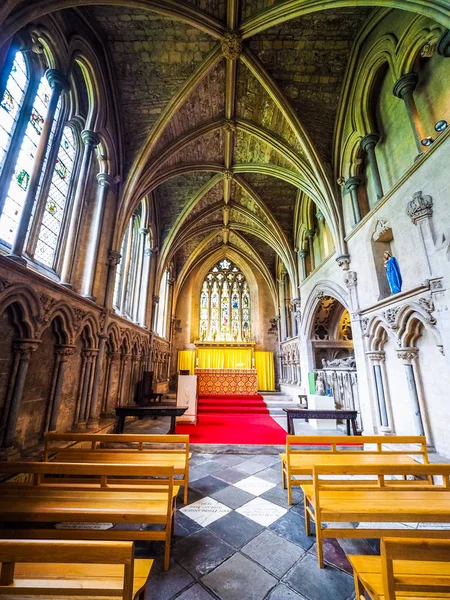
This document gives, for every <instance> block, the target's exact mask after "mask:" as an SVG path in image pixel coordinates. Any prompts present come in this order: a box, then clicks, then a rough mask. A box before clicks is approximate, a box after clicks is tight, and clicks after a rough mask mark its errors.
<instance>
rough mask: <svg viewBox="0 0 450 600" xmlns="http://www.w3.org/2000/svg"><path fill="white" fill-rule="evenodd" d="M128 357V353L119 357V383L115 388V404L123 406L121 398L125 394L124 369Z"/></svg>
mask: <svg viewBox="0 0 450 600" xmlns="http://www.w3.org/2000/svg"><path fill="white" fill-rule="evenodd" d="M129 358H130V355H129V354H122V356H121V357H120V372H119V385H118V389H117V406H123V404H124V402H123V399H124V396H125V393H124V392H125V390H124V387H125V371H126V368H127V363H128V359H129Z"/></svg>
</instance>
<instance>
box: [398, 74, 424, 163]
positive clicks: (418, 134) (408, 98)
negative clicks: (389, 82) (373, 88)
mask: <svg viewBox="0 0 450 600" xmlns="http://www.w3.org/2000/svg"><path fill="white" fill-rule="evenodd" d="M418 80H419V76H418V75H417V73H406V74H405V75H402V76H401V77H400V79H398V80H397V81H396V82H395V85H394V89H393V94H394V96H397V98H401V99H402V100H403V101H404V103H405V107H406V112H407V113H408V118H409V121H410V123H411V127H412V130H413V134H414V139H415V141H416V146H417V150H418V151H419V155H420V154H422V152H424V151H425V148H424V146H422V144H421V143H420V142H421V140H423V139H424V137H425V132H424V130H423V126H422V123H421V121H420V117H419V113H418V112H417V106H416V103H415V101H414V90H415V89H416V85H417V82H418Z"/></svg>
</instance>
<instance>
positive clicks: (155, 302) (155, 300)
mask: <svg viewBox="0 0 450 600" xmlns="http://www.w3.org/2000/svg"><path fill="white" fill-rule="evenodd" d="M152 304H159V296H152Z"/></svg>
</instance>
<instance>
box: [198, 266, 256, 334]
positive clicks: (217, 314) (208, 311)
mask: <svg viewBox="0 0 450 600" xmlns="http://www.w3.org/2000/svg"><path fill="white" fill-rule="evenodd" d="M208 294H209V295H208ZM208 300H209V304H208ZM208 323H209V327H208ZM250 337H251V326H250V293H249V290H248V286H247V282H246V280H245V277H244V275H243V274H242V273H241V271H240V270H239V268H238V267H237V266H236V265H234V264H233V263H231V262H230V261H229V260H227V259H226V258H225V259H223V260H221V261H220V262H219V263H217V264H216V265H214V267H213V268H212V269H211V270H210V271H209V273H208V274H207V275H206V277H205V280H204V282H203V286H202V290H201V292H200V339H202V340H205V339H206V340H210V341H219V342H227V341H243V340H244V341H245V340H250Z"/></svg>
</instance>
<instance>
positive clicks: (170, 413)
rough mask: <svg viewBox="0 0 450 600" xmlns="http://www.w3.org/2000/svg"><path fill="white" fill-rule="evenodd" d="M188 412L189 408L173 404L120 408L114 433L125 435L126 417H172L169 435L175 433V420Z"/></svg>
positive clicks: (117, 409) (117, 412) (118, 408)
mask: <svg viewBox="0 0 450 600" xmlns="http://www.w3.org/2000/svg"><path fill="white" fill-rule="evenodd" d="M186 411H187V406H174V405H173V404H158V406H154V405H152V406H118V407H117V408H116V416H117V422H116V426H115V428H114V433H123V430H124V427H125V419H126V417H170V429H169V433H175V418H176V417H181V415H184V413H185V412H186Z"/></svg>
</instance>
